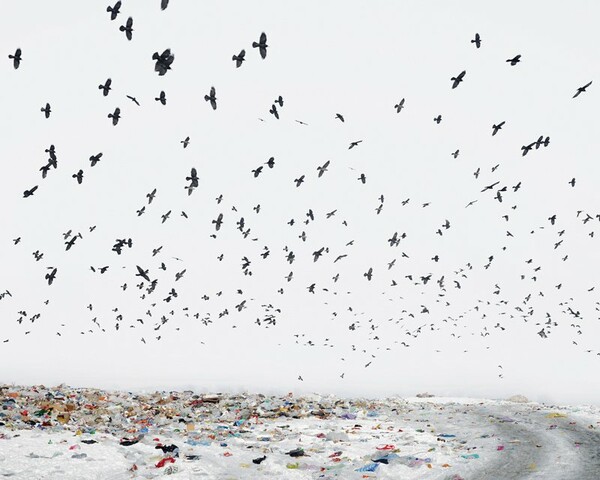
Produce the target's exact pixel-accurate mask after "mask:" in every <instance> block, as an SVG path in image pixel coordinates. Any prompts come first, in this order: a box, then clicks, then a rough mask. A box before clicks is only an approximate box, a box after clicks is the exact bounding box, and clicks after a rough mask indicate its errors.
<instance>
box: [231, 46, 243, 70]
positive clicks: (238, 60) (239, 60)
mask: <svg viewBox="0 0 600 480" xmlns="http://www.w3.org/2000/svg"><path fill="white" fill-rule="evenodd" d="M245 56H246V50H242V51H241V52H240V53H238V54H237V55H234V56H233V57H231V59H232V60H233V61H234V62H235V68H240V67H241V66H242V63H244V61H245V60H246V59H245V58H244V57H245Z"/></svg>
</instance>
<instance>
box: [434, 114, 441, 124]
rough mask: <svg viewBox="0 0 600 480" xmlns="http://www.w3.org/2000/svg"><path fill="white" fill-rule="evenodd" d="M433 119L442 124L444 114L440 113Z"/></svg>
mask: <svg viewBox="0 0 600 480" xmlns="http://www.w3.org/2000/svg"><path fill="white" fill-rule="evenodd" d="M433 121H434V122H435V123H437V124H438V125H439V124H440V122H441V121H442V116H441V115H438V116H437V117H435V118H434V119H433Z"/></svg>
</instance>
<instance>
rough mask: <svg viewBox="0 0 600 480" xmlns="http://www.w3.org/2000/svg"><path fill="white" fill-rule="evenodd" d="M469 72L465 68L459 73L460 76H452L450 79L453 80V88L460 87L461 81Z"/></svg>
mask: <svg viewBox="0 0 600 480" xmlns="http://www.w3.org/2000/svg"><path fill="white" fill-rule="evenodd" d="M466 74H467V71H466V70H463V71H462V72H460V73H459V74H458V76H456V77H452V78H451V79H450V80H451V81H452V88H453V89H454V88H456V87H458V85H459V83H460V82H462V81H463V79H464V78H465V75H466Z"/></svg>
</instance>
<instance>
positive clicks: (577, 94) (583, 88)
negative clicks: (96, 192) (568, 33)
mask: <svg viewBox="0 0 600 480" xmlns="http://www.w3.org/2000/svg"><path fill="white" fill-rule="evenodd" d="M20 51H21V50H17V52H20ZM9 57H10V55H9ZM15 68H17V67H16V66H15ZM591 84H592V81H591V80H590V82H589V83H586V84H585V85H584V86H583V87H579V88H578V89H577V91H576V92H575V95H573V98H577V97H578V96H579V95H581V94H582V93H583V92H585V91H586V89H587V88H588V87H589V86H590V85H591Z"/></svg>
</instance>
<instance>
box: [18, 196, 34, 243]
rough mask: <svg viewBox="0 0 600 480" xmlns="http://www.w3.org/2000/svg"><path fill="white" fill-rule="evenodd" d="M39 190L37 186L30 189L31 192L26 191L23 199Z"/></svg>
mask: <svg viewBox="0 0 600 480" xmlns="http://www.w3.org/2000/svg"><path fill="white" fill-rule="evenodd" d="M37 189H38V186H37V185H36V186H35V187H32V188H30V189H29V190H25V191H24V192H23V198H27V197H31V196H32V195H33V194H34V193H35V191H36V190H37ZM17 243H18V242H17Z"/></svg>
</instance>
